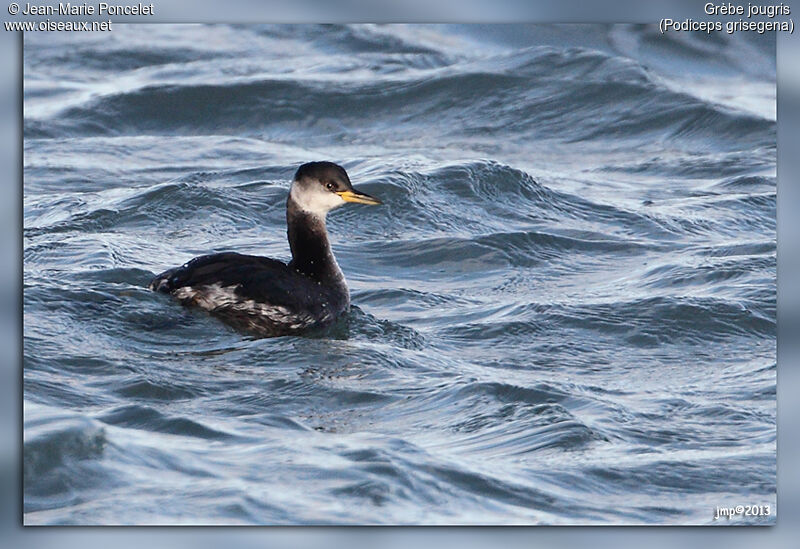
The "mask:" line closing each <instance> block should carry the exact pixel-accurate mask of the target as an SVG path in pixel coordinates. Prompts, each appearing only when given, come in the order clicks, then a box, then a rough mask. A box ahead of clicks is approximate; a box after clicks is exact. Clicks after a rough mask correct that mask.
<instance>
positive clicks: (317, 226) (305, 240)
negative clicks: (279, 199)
mask: <svg viewBox="0 0 800 549" xmlns="http://www.w3.org/2000/svg"><path fill="white" fill-rule="evenodd" d="M286 225H287V232H288V235H289V247H290V248H291V250H292V261H291V262H290V263H289V266H290V267H292V268H293V269H295V270H297V271H299V272H301V273H303V274H304V275H306V276H308V277H310V278H313V279H315V280H317V281H320V282H328V281H333V280H341V281H342V282H343V281H344V275H343V274H342V271H341V269H339V265H338V264H337V263H336V258H334V257H333V252H331V245H330V242H328V231H327V229H326V228H325V215H324V214H322V215H320V214H318V213H312V212H309V211H306V210H303V209H302V208H301V207H300V206H299V205H298V204H297V202H296V201H295V200H294V199H293V198H292V197H291V196H290V197H289V200H288V202H287V204H286Z"/></svg>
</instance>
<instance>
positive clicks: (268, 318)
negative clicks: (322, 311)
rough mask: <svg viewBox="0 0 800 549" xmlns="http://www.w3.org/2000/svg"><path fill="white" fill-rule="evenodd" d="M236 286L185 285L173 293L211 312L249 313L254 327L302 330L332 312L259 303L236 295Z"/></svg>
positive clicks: (326, 318) (325, 320)
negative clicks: (301, 310) (313, 312)
mask: <svg viewBox="0 0 800 549" xmlns="http://www.w3.org/2000/svg"><path fill="white" fill-rule="evenodd" d="M237 287H238V285H237V286H220V285H219V284H212V285H210V286H198V287H196V288H195V287H192V286H184V287H182V288H178V289H177V290H175V291H174V292H173V293H172V295H174V296H175V297H176V298H178V299H180V300H181V301H182V302H185V303H187V304H191V305H196V306H197V307H200V308H201V309H204V310H206V311H209V312H213V313H217V314H220V315H222V316H225V315H241V316H247V317H248V321H247V323H248V324H249V325H250V326H251V328H253V329H259V328H261V327H263V326H264V325H274V326H279V327H281V328H283V329H289V330H300V329H303V328H306V327H308V326H311V325H312V324H315V323H317V322H320V321H321V322H327V321H328V320H330V314H326V315H325V316H324V317H323V318H315V317H314V316H312V315H311V314H309V313H298V312H295V311H292V310H290V309H288V308H286V307H282V306H280V305H272V304H270V303H259V302H258V301H254V300H252V299H242V297H241V296H239V295H237V294H236V288H237Z"/></svg>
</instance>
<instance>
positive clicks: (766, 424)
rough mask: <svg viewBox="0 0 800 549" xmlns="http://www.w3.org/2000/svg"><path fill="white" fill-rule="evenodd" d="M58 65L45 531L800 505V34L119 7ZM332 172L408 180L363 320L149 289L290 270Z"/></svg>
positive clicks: (38, 510) (39, 196) (37, 510)
mask: <svg viewBox="0 0 800 549" xmlns="http://www.w3.org/2000/svg"><path fill="white" fill-rule="evenodd" d="M24 72H25V74H24V309H25V316H24V331H25V339H24V385H23V389H24V431H25V441H24V454H23V462H24V504H23V506H24V522H25V523H26V524H63V523H68V524H153V523H169V524H171V523H201V524H211V523H213V524H217V523H224V524H238V523H247V524H296V523H323V524H328V523H345V524H352V523H366V524H374V523H397V524H405V523H422V524H441V523H446V524H461V523H480V524H507V523H519V524H586V523H599V524H605V523H612V524H639V523H647V524H661V523H669V524H718V523H720V522H721V523H723V524H753V523H770V522H774V520H775V514H776V509H775V504H776V495H775V494H776V482H775V468H776V467H775V449H776V432H775V394H776V377H775V362H776V355H775V343H776V286H775V275H776V260H775V250H776V223H775V208H776V181H775V169H776V168H775V161H776V124H775V42H774V38H773V37H771V36H758V35H753V34H749V33H740V34H735V35H713V36H710V37H709V36H706V35H704V34H702V33H696V34H683V35H672V36H669V35H667V36H662V35H660V34H659V33H658V31H657V29H656V28H655V27H632V26H621V27H605V26H553V25H550V26H496V27H470V26H466V27H464V26H444V27H439V26H411V27H395V26H390V27H382V26H381V27H374V26H325V27H317V26H260V25H259V26H226V25H221V26H170V25H128V26H126V25H115V27H114V30H113V32H111V33H94V34H92V33H73V34H68V33H29V34H27V35H26V36H25V44H24ZM311 160H332V161H335V162H339V163H341V164H342V165H343V166H344V167H345V168H346V169H347V170H348V172H349V174H350V177H351V179H352V180H353V182H354V184H355V185H356V186H357V187H359V188H361V189H363V190H364V191H366V192H369V193H370V194H373V195H375V196H378V197H380V198H381V199H382V200H383V201H384V203H385V205H384V206H383V207H367V206H350V207H347V208H342V209H341V210H337V211H336V212H334V213H332V214H331V215H330V217H329V222H328V228H329V231H330V233H331V238H332V243H333V248H334V252H335V254H336V256H337V258H338V261H339V264H340V265H341V267H342V270H343V271H344V273H345V275H346V277H347V279H348V282H349V285H350V288H351V294H352V302H353V308H352V310H351V312H350V313H349V314H348V315H347V316H346V317H345V318H343V319H342V320H341V321H340V322H338V323H337V324H336V325H335V326H333V327H332V328H330V329H329V330H327V331H325V332H323V333H316V334H313V335H310V336H308V337H279V338H272V339H256V338H253V337H249V336H247V335H244V334H241V333H238V332H236V331H234V330H232V329H230V328H228V327H226V326H225V325H223V324H221V323H220V322H219V321H217V320H215V319H214V318H211V317H209V316H208V315H207V314H205V313H202V312H198V311H194V310H188V309H185V308H182V307H181V306H179V305H178V304H177V303H176V302H175V301H173V300H171V299H170V298H169V297H168V296H164V295H156V294H154V293H152V292H150V291H148V290H147V289H146V286H147V283H148V282H149V280H150V278H151V277H152V276H153V275H154V274H155V273H157V272H160V271H161V270H163V269H165V268H167V267H171V266H175V265H178V264H180V263H182V262H184V261H186V260H188V259H190V258H192V257H194V256H196V255H200V254H203V253H208V252H212V251H224V250H237V251H240V252H243V253H252V254H260V255H266V256H272V257H278V258H281V259H287V258H288V245H287V242H286V236H285V220H284V204H285V199H286V194H287V190H288V185H289V181H290V179H291V176H292V174H293V173H294V171H295V170H296V168H297V166H298V165H300V164H301V163H303V162H307V161H311ZM738 504H742V505H770V506H771V514H770V516H768V517H755V518H753V517H738V518H735V519H731V520H725V519H722V520H716V521H715V520H714V514H715V509H716V507H719V506H735V505H738Z"/></svg>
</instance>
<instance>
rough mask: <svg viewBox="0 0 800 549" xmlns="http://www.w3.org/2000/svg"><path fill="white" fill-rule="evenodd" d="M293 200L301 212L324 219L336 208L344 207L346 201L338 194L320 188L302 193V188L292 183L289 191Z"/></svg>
mask: <svg viewBox="0 0 800 549" xmlns="http://www.w3.org/2000/svg"><path fill="white" fill-rule="evenodd" d="M289 195H290V196H291V197H292V200H294V202H295V203H296V204H297V205H298V206H299V207H300V209H301V210H304V211H306V212H309V213H312V214H315V215H317V216H319V217H322V218H324V217H325V214H326V213H328V212H329V211H331V210H332V209H334V208H338V207H339V206H342V205H344V199H343V198H342V197H341V196H339V195H338V194H336V193H332V192H328V191H325V190H323V189H322V187H320V188H319V189H316V188H314V189H313V190H308V191H301V190H300V188H299V187H298V186H297V185H295V184H294V183H292V189H291V190H290V191H289Z"/></svg>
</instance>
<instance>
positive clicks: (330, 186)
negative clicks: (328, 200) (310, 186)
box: [325, 181, 333, 191]
mask: <svg viewBox="0 0 800 549" xmlns="http://www.w3.org/2000/svg"><path fill="white" fill-rule="evenodd" d="M325 188H326V189H328V190H329V191H332V190H333V183H331V182H330V181H329V182H328V183H327V184H326V185H325Z"/></svg>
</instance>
